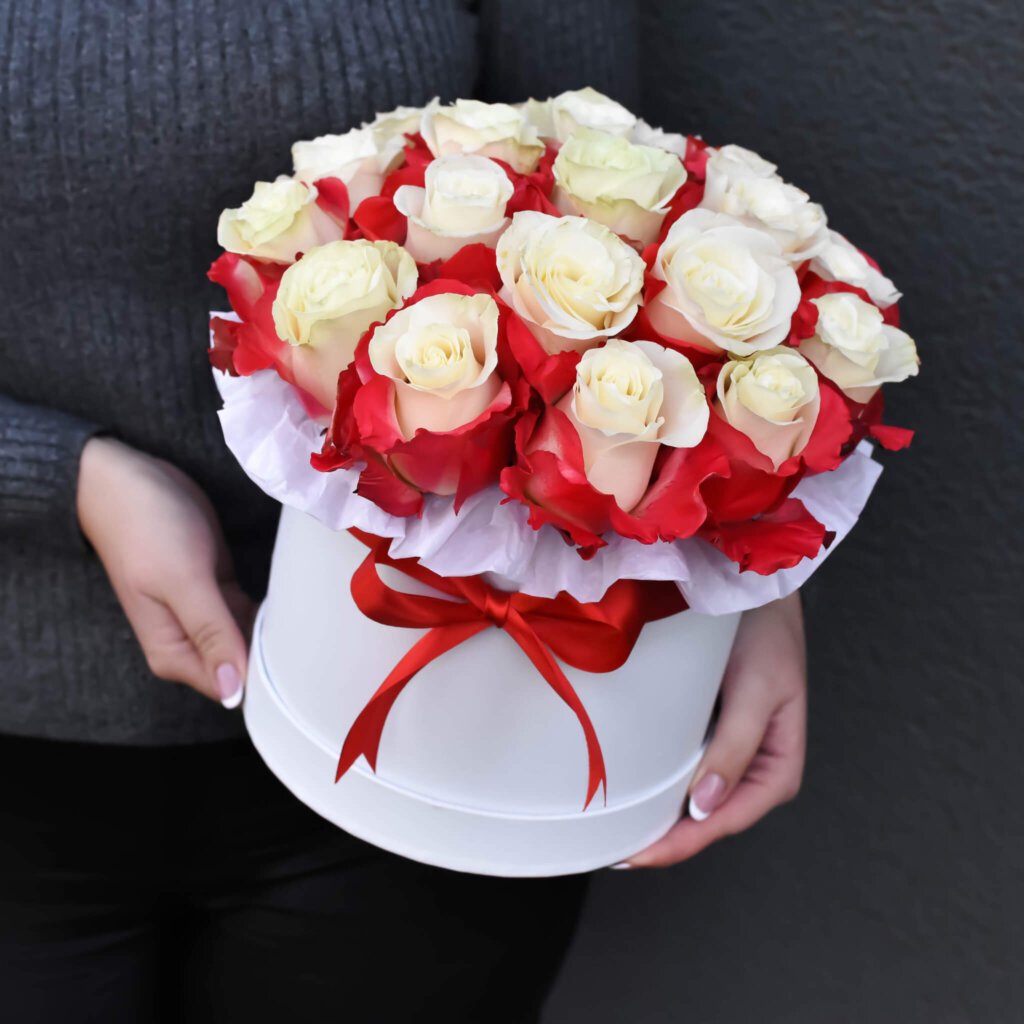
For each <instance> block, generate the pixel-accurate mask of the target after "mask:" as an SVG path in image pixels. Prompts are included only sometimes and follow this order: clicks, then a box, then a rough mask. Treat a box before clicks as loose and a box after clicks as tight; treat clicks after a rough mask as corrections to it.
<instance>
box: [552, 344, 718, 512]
mask: <svg viewBox="0 0 1024 1024" xmlns="http://www.w3.org/2000/svg"><path fill="white" fill-rule="evenodd" d="M556 407H557V408H558V409H560V410H561V411H562V412H564V413H565V414H566V415H567V416H568V417H569V419H570V421H571V422H572V424H573V426H574V427H575V428H576V432H577V433H578V434H579V437H580V443H581V444H582V446H583V466H584V469H585V471H586V476H587V480H588V481H589V482H590V484H591V485H592V486H593V487H595V488H597V490H599V491H603V492H604V493H605V494H610V495H612V497H613V498H614V499H615V501H616V503H617V504H618V505H619V507H620V508H621V509H622V510H623V511H624V512H629V511H630V510H631V509H632V508H634V507H635V506H636V504H637V502H639V501H640V499H641V498H642V497H643V495H644V492H645V491H646V490H647V485H648V483H649V482H650V479H651V470H652V469H653V468H654V460H655V457H656V456H657V454H658V447H659V445H662V444H665V445H669V446H670V447H672V448H692V447H694V445H696V444H698V443H699V442H700V440H701V438H702V437H703V436H704V433H705V431H706V430H707V426H708V404H707V399H706V398H705V395H704V388H703V387H702V386H701V383H700V381H699V380H698V379H697V374H696V373H695V372H694V369H693V366H692V365H691V364H690V361H689V360H688V359H687V358H686V356H684V355H682V354H681V353H679V352H675V351H673V350H671V349H667V348H664V347H663V346H661V345H658V344H655V343H654V342H653V341H622V340H620V339H619V338H612V339H610V340H609V341H608V342H607V343H606V344H605V345H603V346H601V348H594V349H591V350H590V351H589V352H585V353H584V354H583V357H582V358H581V359H580V362H579V366H578V367H577V369H576V384H575V385H574V387H573V389H572V391H570V392H568V393H567V394H566V395H565V396H564V397H563V398H562V399H561V400H560V401H559V402H558V404H557V406H556Z"/></svg>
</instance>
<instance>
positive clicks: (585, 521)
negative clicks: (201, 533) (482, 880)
mask: <svg viewBox="0 0 1024 1024" xmlns="http://www.w3.org/2000/svg"><path fill="white" fill-rule="evenodd" d="M292 156H293V159H294V169H293V173H292V174H291V175H284V176H281V177H279V178H277V180H275V181H272V182H258V183H257V184H256V186H255V189H254V191H253V193H252V195H251V197H250V198H249V199H247V200H246V201H245V202H244V203H242V205H241V206H240V207H238V208H236V209H229V210H225V211H224V212H223V214H222V215H221V218H220V222H219V225H218V241H219V243H220V245H221V247H222V248H223V249H224V252H223V254H222V255H221V256H220V257H219V258H218V259H217V260H216V262H215V263H214V264H213V266H212V267H211V270H210V277H211V279H212V280H214V281H216V282H218V283H219V284H221V285H222V286H223V287H224V288H225V289H226V291H227V294H228V296H229V298H230V301H231V305H232V308H233V310H234V314H235V315H234V316H233V317H231V316H224V315H218V316H214V317H213V318H212V322H211V326H212V337H213V345H212V347H211V350H210V358H211V362H212V363H213V365H214V366H215V367H216V368H218V369H220V370H223V371H226V372H227V373H228V374H231V375H234V376H242V377H247V376H250V375H254V374H256V373H257V371H263V370H273V371H274V373H275V375H276V378H275V379H278V380H279V381H280V382H283V383H284V384H286V385H287V387H288V391H289V394H290V395H291V396H292V399H297V400H298V401H299V402H300V403H301V410H302V415H303V416H304V417H305V419H306V421H307V433H306V434H304V435H303V436H304V437H307V438H308V437H311V436H315V439H316V443H315V445H313V446H311V448H310V450H309V451H308V453H307V454H308V465H306V467H305V469H306V470H307V471H308V470H309V468H310V466H311V467H312V469H313V470H314V471H315V472H316V473H317V474H327V475H336V474H342V475H343V476H344V477H345V479H346V484H345V486H344V488H340V489H339V490H338V491H337V494H339V495H341V497H339V498H338V499H337V500H338V501H341V502H342V503H343V504H344V503H345V502H348V503H349V506H347V507H354V506H353V505H352V503H353V502H358V503H360V504H359V507H360V509H361V510H362V511H361V513H360V514H361V515H362V516H363V519H362V520H361V521H359V522H356V519H355V518H353V517H351V516H350V517H349V520H351V521H349V520H345V521H343V522H342V523H341V524H340V525H344V526H361V527H362V528H364V529H369V530H370V531H371V532H380V533H384V534H386V535H387V536H391V537H399V536H400V533H401V531H402V530H410V529H412V524H414V523H415V522H416V521H418V520H423V519H424V518H426V519H427V520H429V521H430V522H431V523H432V524H433V525H434V526H435V527H438V524H439V523H440V522H441V521H442V520H444V522H446V523H448V524H449V526H448V527H446V529H450V523H451V522H454V521H455V520H456V519H457V518H458V517H459V515H460V513H462V512H463V511H464V510H466V509H467V508H468V507H470V506H471V507H472V508H474V509H477V510H479V508H480V505H481V502H482V501H484V502H485V503H487V504H488V507H489V508H491V509H492V510H493V509H494V508H495V507H496V506H497V505H499V504H500V505H505V506H513V507H519V508H520V510H521V515H516V516H515V517H513V518H511V519H508V520H502V522H508V523H512V524H514V525H515V528H516V529H520V530H533V531H540V530H544V529H546V528H547V527H550V528H551V530H553V531H554V533H555V534H556V535H557V536H559V537H560V538H561V539H562V540H564V541H565V542H567V545H568V546H569V549H570V550H572V551H574V552H575V555H578V556H579V557H580V558H582V559H584V560H587V559H592V558H593V557H594V556H595V554H596V553H597V552H599V551H600V550H601V549H602V548H604V547H606V546H607V545H608V544H609V543H620V544H621V543H622V542H634V543H632V550H634V551H635V549H636V545H637V544H639V545H647V546H651V545H654V546H657V545H660V547H661V548H662V549H664V548H666V546H671V545H673V544H678V543H680V542H684V541H685V542H688V543H690V544H691V545H692V543H695V542H696V543H702V544H710V545H711V546H713V547H714V548H716V549H717V550H718V551H719V552H720V553H721V554H722V555H724V556H725V557H726V558H727V559H729V560H730V561H731V562H732V563H734V565H735V566H736V567H737V569H738V570H739V571H741V572H744V573H747V572H752V573H755V574H760V575H762V576H769V575H771V574H774V573H777V572H779V571H780V570H785V569H788V568H791V567H793V566H795V565H797V563H799V562H800V561H801V560H802V559H811V558H814V557H815V556H816V555H818V553H819V552H820V551H821V550H822V548H823V547H827V546H828V545H829V544H830V542H831V541H832V539H833V536H834V533H835V531H834V529H831V528H830V526H829V524H828V523H825V522H822V521H820V520H819V519H818V518H816V517H815V515H814V514H812V511H811V510H810V509H809V508H808V507H807V504H805V502H804V500H802V499H801V497H800V496H799V493H801V492H799V491H798V493H797V494H794V491H797V489H798V487H799V485H800V484H801V482H803V483H805V484H806V483H807V482H808V481H809V480H811V479H812V478H816V477H819V476H821V475H823V474H824V475H828V474H831V473H832V471H835V470H837V469H838V468H839V467H840V466H841V465H842V464H843V463H844V462H845V461H846V460H847V459H848V458H850V456H851V455H852V454H853V453H854V452H855V451H857V450H858V447H859V446H860V444H861V442H863V441H864V440H865V439H873V440H876V441H878V442H879V443H880V444H881V445H883V446H884V447H886V448H890V449H898V448H902V447H904V446H905V445H906V444H907V443H909V440H910V437H911V433H910V431H907V430H904V429H901V428H898V427H894V426H889V425H886V424H884V423H883V421H882V415H883V398H882V385H883V384H892V383H896V382H899V381H903V380H905V379H906V378H908V377H910V376H913V375H915V374H916V373H917V372H918V365H919V359H918V355H917V351H916V348H915V345H914V342H913V340H912V339H911V338H910V337H909V336H908V335H907V334H906V333H905V332H904V331H903V330H901V329H900V326H899V312H898V301H897V300H898V299H899V298H900V293H899V292H898V291H897V290H896V288H895V286H894V285H893V283H892V281H890V280H889V279H888V278H887V277H885V276H884V275H883V274H882V272H881V270H880V269H879V267H878V265H877V264H876V263H875V261H874V260H872V259H871V257H870V256H868V255H867V254H866V253H863V252H862V251H860V250H859V249H858V248H857V247H856V246H855V245H853V244H852V243H851V242H849V241H848V240H847V239H846V238H845V237H843V236H842V235H841V234H839V233H838V232H837V231H835V230H834V229H832V228H831V227H830V226H829V223H828V219H827V217H826V214H825V211H824V210H823V209H822V207H821V206H820V205H819V204H817V203H815V202H813V201H811V199H810V198H809V196H808V195H807V193H805V192H804V191H802V190H801V189H799V188H797V187H796V186H795V185H793V184H791V183H789V182H787V181H785V180H784V179H783V178H782V177H781V176H780V175H779V174H778V171H777V168H776V165H775V164H773V163H770V162H769V161H767V160H765V159H763V158H762V157H760V156H758V155H757V154H755V153H753V152H751V151H750V150H748V149H744V148H742V147H740V146H736V145H724V146H720V147H715V146H711V145H709V144H707V143H706V142H705V141H704V140H703V139H702V138H700V137H699V136H696V135H688V136H683V135H677V134H672V133H668V132H665V131H662V130H660V129H657V128H653V127H651V126H650V125H648V124H646V123H645V122H644V121H643V120H641V119H639V118H638V117H636V116H634V115H633V114H632V113H631V112H629V111H628V110H627V109H625V108H624V107H623V106H621V105H620V104H618V103H616V102H614V101H613V100H612V99H610V98H608V97H606V96H603V95H601V94H600V93H598V92H596V91H595V90H593V89H590V88H586V89H581V90H578V91H572V92H566V93H563V94H561V95H559V96H555V97H553V98H550V99H546V100H543V101H537V100H533V99H530V100H528V101H526V102H524V103H519V104H515V105H507V104H486V103H482V102H478V101H475V100H462V99H460V100H457V101H456V102H454V103H450V104H442V103H441V102H439V101H438V100H437V99H434V100H432V101H431V102H430V103H428V104H427V105H426V106H425V107H422V108H411V107H410V108H406V107H402V108H399V109H397V110H394V111H391V112H390V113H387V114H382V115H379V116H378V117H377V118H376V119H375V120H373V121H372V122H369V123H366V124H364V125H362V126H361V127H359V128H356V129H353V130H352V131H349V132H347V133H346V134H343V135H326V136H322V137H320V138H316V139H313V140H311V141H304V142H297V143H296V144H295V145H294V146H293V148H292ZM261 400H263V401H270V399H267V398H266V396H264V399H261ZM273 420H274V415H271V416H270V417H269V420H268V422H269V421H273ZM250 422H251V421H250ZM309 424H312V425H313V426H314V428H315V434H313V433H310V432H309V431H308V425H309ZM250 429H251V428H250ZM253 443H255V441H253ZM304 486H307V487H313V488H315V487H316V485H315V484H313V483H310V482H309V480H308V478H307V479H306V483H305V484H304ZM367 502H368V503H371V504H372V505H373V506H376V509H377V510H378V512H379V513H380V514H377V513H374V514H373V515H371V514H370V511H368V510H367V508H366V503H367ZM467 503H469V505H467ZM857 511H859V507H858V509H857ZM495 514H496V513H495ZM374 515H376V518H374ZM342 518H343V519H344V517H342ZM396 520H398V521H404V523H405V524H406V525H405V526H402V527H401V529H398V528H396V527H395V522H396ZM480 522H483V520H480V519H479V517H478V519H477V529H478V532H479V523H480ZM487 522H488V523H492V522H498V520H497V519H494V520H487ZM375 523H376V524H378V525H381V524H384V526H385V527H386V529H385V528H382V529H381V530H379V531H375V530H374V524H375ZM549 532H550V531H549ZM492 539H493V538H492ZM425 550H426V547H425V546H423V545H421V550H420V551H413V552H412V553H413V554H421V553H423V551H425ZM517 550H521V551H522V552H525V551H528V550H530V549H529V548H528V547H522V548H521V549H517ZM687 550H691V551H692V550H693V549H692V546H691V547H690V548H688V549H687ZM509 557H510V558H511V559H512V561H514V558H512V556H509ZM524 557H525V556H524ZM508 564H511V563H510V562H509V561H508V560H506V567H507V565H508ZM645 566H647V568H645V570H644V571H645V574H646V575H648V576H650V575H655V576H657V575H658V573H657V572H653V571H651V570H650V568H649V563H645ZM463 567H465V566H463ZM478 567H479V566H475V567H474V568H478ZM612 575H614V572H613V574H612ZM662 575H663V576H669V577H670V576H671V572H670V571H667V572H666V573H663V574H662ZM607 582H608V580H607V579H606V580H605V585H606V584H607Z"/></svg>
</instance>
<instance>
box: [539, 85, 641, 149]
mask: <svg viewBox="0 0 1024 1024" xmlns="http://www.w3.org/2000/svg"><path fill="white" fill-rule="evenodd" d="M522 109H523V111H524V113H525V114H526V117H527V120H528V121H529V122H530V124H532V125H533V126H534V127H535V128H536V129H537V131H538V133H539V134H540V135H541V136H543V137H544V138H546V139H556V140H557V141H559V142H565V140H566V139H567V138H569V136H570V135H572V134H573V133H574V132H575V131H577V130H578V129H580V128H597V129H600V130H601V131H603V132H608V133H609V134H611V135H628V134H629V133H630V131H631V130H632V128H633V126H634V125H635V124H636V115H635V114H632V113H630V111H628V110H627V109H626V108H625V107H624V106H623V105H622V104H621V103H616V102H615V100H613V99H611V98H609V97H608V96H605V95H604V93H601V92H598V91H597V90H596V89H592V88H591V87H590V86H587V87H586V88H584V89H569V90H568V91H566V92H562V93H559V94H558V95H557V96H553V97H551V98H550V99H547V100H542V101H540V100H534V99H530V100H527V102H526V103H525V104H523V105H522Z"/></svg>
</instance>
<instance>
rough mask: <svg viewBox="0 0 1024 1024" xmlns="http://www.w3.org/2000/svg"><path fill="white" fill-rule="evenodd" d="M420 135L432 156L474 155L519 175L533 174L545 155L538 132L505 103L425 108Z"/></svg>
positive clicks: (461, 102)
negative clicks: (502, 164) (507, 167)
mask: <svg viewBox="0 0 1024 1024" xmlns="http://www.w3.org/2000/svg"><path fill="white" fill-rule="evenodd" d="M420 133H421V134H422V135H423V141H424V142H425V143H426V144H427V148H428V149H429V150H430V152H431V153H432V154H433V155H434V156H446V155H447V154H449V153H476V154H478V155H479V156H489V157H493V158H495V159H496V160H504V161H505V163H507V164H508V165H509V166H510V167H511V168H512V169H513V170H515V171H518V172H519V173H520V174H528V173H530V172H531V171H533V170H534V169H535V168H536V167H537V161H538V160H539V159H540V157H541V155H542V154H543V152H544V144H543V143H542V142H541V141H540V136H539V135H538V134H537V129H536V128H534V127H533V126H532V125H531V124H529V123H528V122H527V120H526V116H525V115H524V114H523V112H522V111H521V110H517V109H516V108H515V107H512V106H509V105H508V104H507V103H482V102H481V101H480V100H456V101H455V102H454V103H452V104H450V105H448V106H427V107H426V108H425V109H424V111H423V117H422V119H421V122H420Z"/></svg>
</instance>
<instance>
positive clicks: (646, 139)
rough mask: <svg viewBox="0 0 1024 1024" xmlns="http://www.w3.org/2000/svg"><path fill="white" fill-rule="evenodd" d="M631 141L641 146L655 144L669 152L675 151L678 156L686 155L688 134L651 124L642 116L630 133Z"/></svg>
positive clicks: (656, 147)
mask: <svg viewBox="0 0 1024 1024" xmlns="http://www.w3.org/2000/svg"><path fill="white" fill-rule="evenodd" d="M629 140H630V142H635V143H637V144H638V145H641V146H654V147H655V149H663V150H665V151H666V152H667V153H675V155H676V156H678V157H684V156H686V136H685V135H680V134H678V133H677V132H667V131H665V130H664V129H662V128H655V127H654V126H653V125H649V124H648V123H647V122H646V121H645V120H644V119H643V118H642V117H641V118H638V119H637V122H636V124H635V125H633V130H632V131H631V132H630V134H629Z"/></svg>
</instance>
